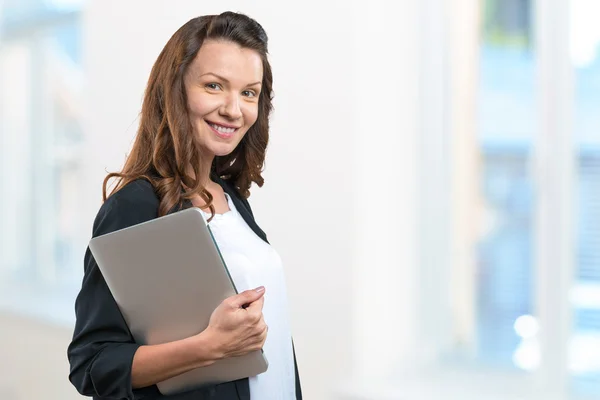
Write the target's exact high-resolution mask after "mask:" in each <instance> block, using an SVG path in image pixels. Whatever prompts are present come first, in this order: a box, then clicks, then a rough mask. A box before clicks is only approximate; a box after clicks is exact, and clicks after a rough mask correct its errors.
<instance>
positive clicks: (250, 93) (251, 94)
mask: <svg viewBox="0 0 600 400" xmlns="http://www.w3.org/2000/svg"><path fill="white" fill-rule="evenodd" d="M242 94H243V95H244V96H246V97H256V92H255V91H253V90H244V91H243V92H242Z"/></svg>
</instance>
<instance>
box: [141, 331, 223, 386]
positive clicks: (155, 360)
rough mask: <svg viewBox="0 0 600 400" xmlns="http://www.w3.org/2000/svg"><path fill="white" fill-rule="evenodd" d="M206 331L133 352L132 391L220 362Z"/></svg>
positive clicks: (214, 345)
mask: <svg viewBox="0 0 600 400" xmlns="http://www.w3.org/2000/svg"><path fill="white" fill-rule="evenodd" d="M215 339H216V338H214V337H212V336H211V334H210V331H208V330H206V331H204V332H202V333H201V334H199V335H197V336H193V337H190V338H187V339H183V340H178V341H175V342H170V343H165V344H159V345H153V346H141V347H139V348H138V349H137V351H136V352H135V355H134V357H133V365H132V372H131V385H132V387H133V388H134V389H137V388H143V387H146V386H150V385H154V384H156V383H158V382H162V381H164V380H167V379H169V378H172V377H174V376H177V375H180V374H183V373H185V372H188V371H191V370H193V369H196V368H199V367H205V366H207V365H211V364H213V363H214V362H215V361H217V360H219V359H220V358H222V354H219V352H218V350H217V346H216V343H217V340H215Z"/></svg>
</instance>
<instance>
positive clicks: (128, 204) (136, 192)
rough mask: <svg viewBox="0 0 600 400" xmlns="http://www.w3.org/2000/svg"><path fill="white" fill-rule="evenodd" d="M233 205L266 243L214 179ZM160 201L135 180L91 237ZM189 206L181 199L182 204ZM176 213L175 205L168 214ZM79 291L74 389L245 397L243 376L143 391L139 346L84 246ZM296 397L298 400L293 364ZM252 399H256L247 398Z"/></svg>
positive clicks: (151, 397)
mask: <svg viewBox="0 0 600 400" xmlns="http://www.w3.org/2000/svg"><path fill="white" fill-rule="evenodd" d="M216 180H217V182H218V183H219V184H220V185H221V186H222V187H223V189H224V190H225V192H227V193H228V194H229V195H230V197H231V199H232V201H233V202H234V204H235V207H236V208H237V210H238V212H239V213H240V215H241V216H242V217H243V218H244V220H245V221H246V223H247V224H248V225H249V226H250V228H252V230H253V231H254V232H255V233H256V234H257V235H258V236H259V237H260V238H261V239H263V240H264V241H265V242H267V236H266V235H265V233H264V232H263V231H262V230H261V229H260V227H259V226H258V225H257V224H256V221H255V220H254V216H253V214H252V210H251V209H250V205H249V204H248V202H247V200H246V199H244V198H243V197H241V196H240V195H239V193H238V191H237V190H236V189H235V188H234V187H233V186H232V185H230V184H228V183H227V182H226V181H224V180H221V179H216ZM158 205H159V199H158V196H157V195H156V193H155V191H154V189H153V187H152V185H151V184H150V183H149V182H148V181H146V180H143V179H138V180H136V181H133V182H131V183H130V184H128V185H126V186H125V187H124V188H123V189H121V190H119V191H118V192H117V193H115V194H114V195H112V196H110V197H109V198H108V199H107V201H106V202H105V203H104V204H103V205H102V207H101V208H100V211H99V212H98V215H97V216H96V219H95V221H94V228H93V236H94V237H96V236H100V235H103V234H106V233H109V232H113V231H116V230H119V229H122V228H126V227H128V226H131V225H135V224H139V223H141V222H145V221H148V220H151V219H154V218H157V217H158ZM188 207H191V202H189V201H188V202H186V203H185V204H184V208H188ZM174 211H177V210H176V209H174V210H173V211H172V212H174ZM84 263H85V273H84V277H83V283H82V286H81V291H80V292H79V295H78V296H77V300H76V302H75V314H76V317H77V320H76V323H75V330H74V333H73V340H72V342H71V343H70V344H69V347H68V350H67V355H68V358H69V363H70V374H69V380H70V381H71V382H72V383H73V385H74V386H75V387H76V388H77V390H78V391H79V393H81V394H83V395H86V396H93V398H94V399H97V400H108V399H119V400H123V399H127V400H138V399H147V400H159V399H160V400H163V399H164V400H204V399H211V400H235V399H239V400H250V387H249V384H248V378H246V379H241V380H238V381H235V382H228V383H223V384H220V385H215V386H210V387H205V388H202V389H199V390H195V391H191V392H186V393H182V394H179V395H173V396H163V395H161V394H160V392H159V391H158V388H157V387H156V385H153V386H149V387H146V388H142V389H132V387H131V365H132V362H133V355H134V354H135V352H136V350H137V349H138V347H140V345H139V344H137V343H135V341H134V339H133V337H132V335H131V333H130V331H129V329H128V328H127V325H126V324H125V321H124V319H123V316H122V315H121V312H120V311H119V308H118V306H117V304H116V302H115V300H114V298H113V297H112V295H111V293H110V291H109V289H108V286H107V285H106V282H105V280H104V278H103V277H102V274H101V273H100V270H99V269H98V265H97V264H96V261H95V260H94V257H93V256H92V254H91V252H90V249H89V248H88V249H87V251H86V253H85V259H84ZM294 367H295V370H296V398H297V399H298V400H301V399H302V391H301V388H300V379H299V377H298V367H297V365H296V356H295V354H294ZM252 400H256V399H252Z"/></svg>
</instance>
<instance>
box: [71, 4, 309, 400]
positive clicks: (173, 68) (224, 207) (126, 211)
mask: <svg viewBox="0 0 600 400" xmlns="http://www.w3.org/2000/svg"><path fill="white" fill-rule="evenodd" d="M271 95H272V75H271V67H270V65H269V62H268V60H267V36H266V34H265V32H264V30H263V29H262V27H261V26H260V25H259V24H258V23H257V22H256V21H254V20H252V19H251V18H248V17H247V16H244V15H241V14H236V13H231V12H227V13H223V14H221V15H213V16H204V17H199V18H195V19H192V20H191V21H189V22H188V23H186V24H185V25H183V26H182V27H181V28H180V29H179V30H178V31H177V32H176V33H175V34H174V35H173V36H172V37H171V39H170V40H169V42H168V43H167V44H166V46H165V48H164V49H163V51H162V52H161V54H160V55H159V57H158V59H157V61H156V63H155V64H154V67H153V68H152V72H151V74H150V78H149V81H148V86H147V89H146V93H145V96H144V102H143V106H142V112H141V121H140V126H139V130H138V133H137V137H136V140H135V143H134V145H133V149H132V151H131V153H130V155H129V156H128V158H127V160H126V162H125V165H124V168H123V170H122V171H121V172H120V173H113V174H109V175H108V176H107V177H106V179H105V181H104V185H103V197H104V200H105V201H104V203H103V205H102V207H101V208H100V211H99V212H98V215H97V217H96V219H95V222H94V229H93V235H94V236H99V235H103V234H106V233H108V232H111V231H115V230H118V229H122V228H125V227H127V226H131V225H134V224H138V223H141V222H144V221H147V220H150V219H153V218H157V217H159V216H163V215H165V214H168V213H171V212H176V211H179V210H181V209H184V208H187V207H192V206H195V207H199V208H201V209H202V210H204V211H205V213H206V214H207V217H208V220H209V223H210V225H211V228H212V231H213V234H214V235H215V239H216V241H217V243H218V245H219V247H220V250H221V252H222V254H223V257H224V259H225V261H226V262H227V264H228V267H229V269H230V272H231V275H232V278H233V280H234V282H235V284H236V287H238V289H240V288H241V290H240V292H241V293H240V294H238V295H236V296H233V297H231V298H229V299H226V300H225V301H224V302H223V303H222V304H221V305H219V306H218V307H217V308H216V309H215V311H214V313H213V315H212V316H211V319H210V323H209V326H208V328H207V329H206V330H204V331H203V332H201V333H200V334H198V335H196V336H194V337H191V338H187V339H184V340H180V341H176V342H171V343H165V344H161V345H151V346H147V345H139V344H137V343H135V342H134V340H133V338H132V336H131V333H130V332H129V330H128V328H127V325H126V324H125V322H124V320H123V318H122V316H121V313H120V312H119V309H118V306H117V305H116V303H115V300H114V298H113V297H112V296H111V294H110V291H109V289H108V287H107V285H106V282H105V280H104V279H103V277H102V274H101V273H100V271H99V269H98V266H97V264H96V262H95V261H94V258H93V257H92V255H91V253H90V251H89V249H88V251H87V252H86V256H85V275H84V278H83V284H82V288H81V291H80V293H79V295H78V297H77V301H76V304H75V310H76V316H77V322H76V325H75V332H74V335H73V341H72V342H71V344H70V345H69V348H68V357H69V362H70V365H71V370H70V375H69V378H70V380H71V382H72V383H73V385H75V387H76V388H77V389H78V391H79V392H80V393H82V394H84V395H87V396H93V397H94V399H167V398H168V399H178V400H185V399H189V400H192V399H194V400H201V399H208V398H210V399H215V400H219V399H221V400H230V399H244V400H248V399H252V400H256V399H259V400H268V399H282V400H287V399H296V398H297V399H301V397H302V395H301V391H300V383H299V379H298V372H297V368H296V363H295V355H294V351H293V345H292V339H291V333H290V324H289V320H288V315H287V298H286V292H285V283H284V279H283V272H282V266H281V260H280V258H279V257H278V255H277V253H276V252H275V251H274V250H273V249H272V248H271V247H270V246H269V245H268V242H267V238H266V235H265V234H264V232H263V231H262V230H261V229H260V228H259V227H258V225H257V224H256V222H255V220H254V218H253V214H252V210H251V209H250V206H249V204H248V201H247V198H248V196H249V195H250V192H249V189H250V186H251V184H252V183H253V182H254V183H256V184H257V185H258V186H262V185H263V178H262V176H261V171H262V167H263V164H264V159H265V151H266V147H267V142H268V135H269V114H270V112H271V99H272V97H271ZM111 178H117V179H118V180H117V185H116V187H115V190H114V191H113V192H112V193H111V195H110V196H109V197H108V198H107V196H106V193H107V192H106V186H107V183H108V181H109V179H111ZM198 261H199V262H201V260H198ZM141 279H143V278H141ZM265 287H266V290H265ZM242 290H243V291H242ZM247 304H249V306H247V307H242V306H243V305H247ZM267 323H268V324H269V329H267V325H266V324H267ZM267 330H268V334H267ZM259 348H264V349H265V354H266V355H267V357H268V360H269V369H268V370H267V372H265V373H263V374H260V375H258V376H256V377H250V378H246V379H242V380H239V381H235V382H229V383H224V384H220V385H215V386H212V387H206V388H202V389H200V390H195V391H191V392H187V393H182V394H179V395H174V396H168V397H167V396H163V395H161V394H160V392H159V391H158V389H157V387H156V383H158V382H161V381H163V380H166V379H168V378H171V377H173V376H176V375H179V374H181V373H184V372H187V371H189V370H192V369H195V368H198V367H201V366H205V365H210V364H211V363H214V362H215V361H217V360H219V359H223V358H226V357H232V356H239V355H243V354H246V353H248V352H251V351H254V350H256V349H259Z"/></svg>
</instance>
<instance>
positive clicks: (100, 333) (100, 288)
mask: <svg viewBox="0 0 600 400" xmlns="http://www.w3.org/2000/svg"><path fill="white" fill-rule="evenodd" d="M117 195H118V193H117ZM117 195H115V196H117ZM156 213H157V210H156V209H155V208H154V207H149V206H148V205H147V204H146V205H144V203H143V202H141V203H140V202H136V201H132V199H128V198H119V199H116V198H109V200H108V201H107V202H105V203H104V205H103V206H102V208H101V209H100V211H99V213H98V215H97V217H96V219H95V221H94V227H93V236H94V237H95V236H100V235H103V234H106V233H109V232H113V231H116V230H119V229H123V228H126V227H128V226H131V225H135V224H138V223H141V222H144V221H147V220H150V219H153V218H155V217H156ZM84 268H85V270H84V277H83V282H82V286H81V290H80V292H79V294H78V296H77V299H76V302H75V314H76V323H75V329H74V333H73V340H72V342H71V343H70V344H69V346H68V349H67V356H68V359H69V363H70V373H69V380H70V381H71V382H72V383H73V385H74V386H75V387H76V388H77V390H78V391H79V392H80V393H81V394H83V395H86V396H95V397H101V398H112V399H128V400H133V399H134V391H133V389H132V386H131V366H132V362H133V356H134V354H135V352H136V351H137V349H138V348H139V347H140V345H138V344H136V343H135V342H134V339H133V337H132V335H131V333H130V331H129V329H128V327H127V324H126V323H125V320H124V319H123V316H122V315H121V312H120V310H119V308H118V306H117V303H116V302H115V300H114V298H113V296H112V295H111V293H110V290H109V289H108V286H107V284H106V281H105V280H104V278H103V277H102V273H101V272H100V270H99V269H98V265H97V264H96V261H95V260H94V257H93V256H92V254H91V252H90V249H89V248H88V249H87V251H86V253H85V258H84Z"/></svg>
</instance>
